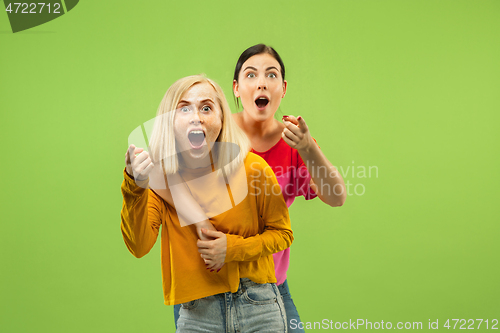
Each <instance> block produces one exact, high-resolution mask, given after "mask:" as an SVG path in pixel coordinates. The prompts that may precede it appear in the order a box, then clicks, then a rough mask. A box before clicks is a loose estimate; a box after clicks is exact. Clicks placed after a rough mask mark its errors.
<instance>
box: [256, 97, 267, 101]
mask: <svg viewBox="0 0 500 333" xmlns="http://www.w3.org/2000/svg"><path fill="white" fill-rule="evenodd" d="M258 99H263V100H266V101H267V98H265V97H259V98H258Z"/></svg>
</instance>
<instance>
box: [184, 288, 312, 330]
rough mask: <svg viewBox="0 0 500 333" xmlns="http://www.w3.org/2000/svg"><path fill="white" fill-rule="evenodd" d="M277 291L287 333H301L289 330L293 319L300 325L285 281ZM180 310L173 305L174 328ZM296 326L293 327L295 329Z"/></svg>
mask: <svg viewBox="0 0 500 333" xmlns="http://www.w3.org/2000/svg"><path fill="white" fill-rule="evenodd" d="M278 290H279V291H280V294H281V297H282V298H283V304H284V305H285V311H286V317H287V326H288V332H289V333H303V332H304V330H303V329H299V328H296V329H294V330H292V329H290V320H292V319H295V320H294V321H293V322H294V323H297V324H298V323H300V317H299V313H298V312H297V308H296V307H295V304H294V303H293V300H292V296H291V295H290V290H289V289H288V282H287V280H285V282H283V284H280V285H279V286H278ZM180 308H181V306H180V304H176V305H174V320H175V327H176V328H177V321H178V320H179V309H180ZM296 326H297V325H294V327H296Z"/></svg>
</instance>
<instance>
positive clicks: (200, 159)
mask: <svg viewBox="0 0 500 333" xmlns="http://www.w3.org/2000/svg"><path fill="white" fill-rule="evenodd" d="M182 158H183V159H184V162H185V163H186V165H187V166H188V168H190V169H196V168H203V167H206V166H207V165H209V164H210V156H209V149H208V147H207V146H206V145H204V146H203V147H201V148H192V149H189V150H186V151H184V152H183V153H182Z"/></svg>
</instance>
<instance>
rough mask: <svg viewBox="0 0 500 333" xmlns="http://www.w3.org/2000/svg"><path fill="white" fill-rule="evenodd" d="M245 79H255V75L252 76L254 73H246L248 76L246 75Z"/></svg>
mask: <svg viewBox="0 0 500 333" xmlns="http://www.w3.org/2000/svg"><path fill="white" fill-rule="evenodd" d="M247 77H248V78H250V79H252V78H254V77H255V74H254V73H248V74H247Z"/></svg>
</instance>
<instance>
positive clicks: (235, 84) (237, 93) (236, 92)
mask: <svg viewBox="0 0 500 333" xmlns="http://www.w3.org/2000/svg"><path fill="white" fill-rule="evenodd" d="M238 88H239V87H238V81H236V80H233V93H234V97H236V98H239V97H240V92H239V90H238Z"/></svg>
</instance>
